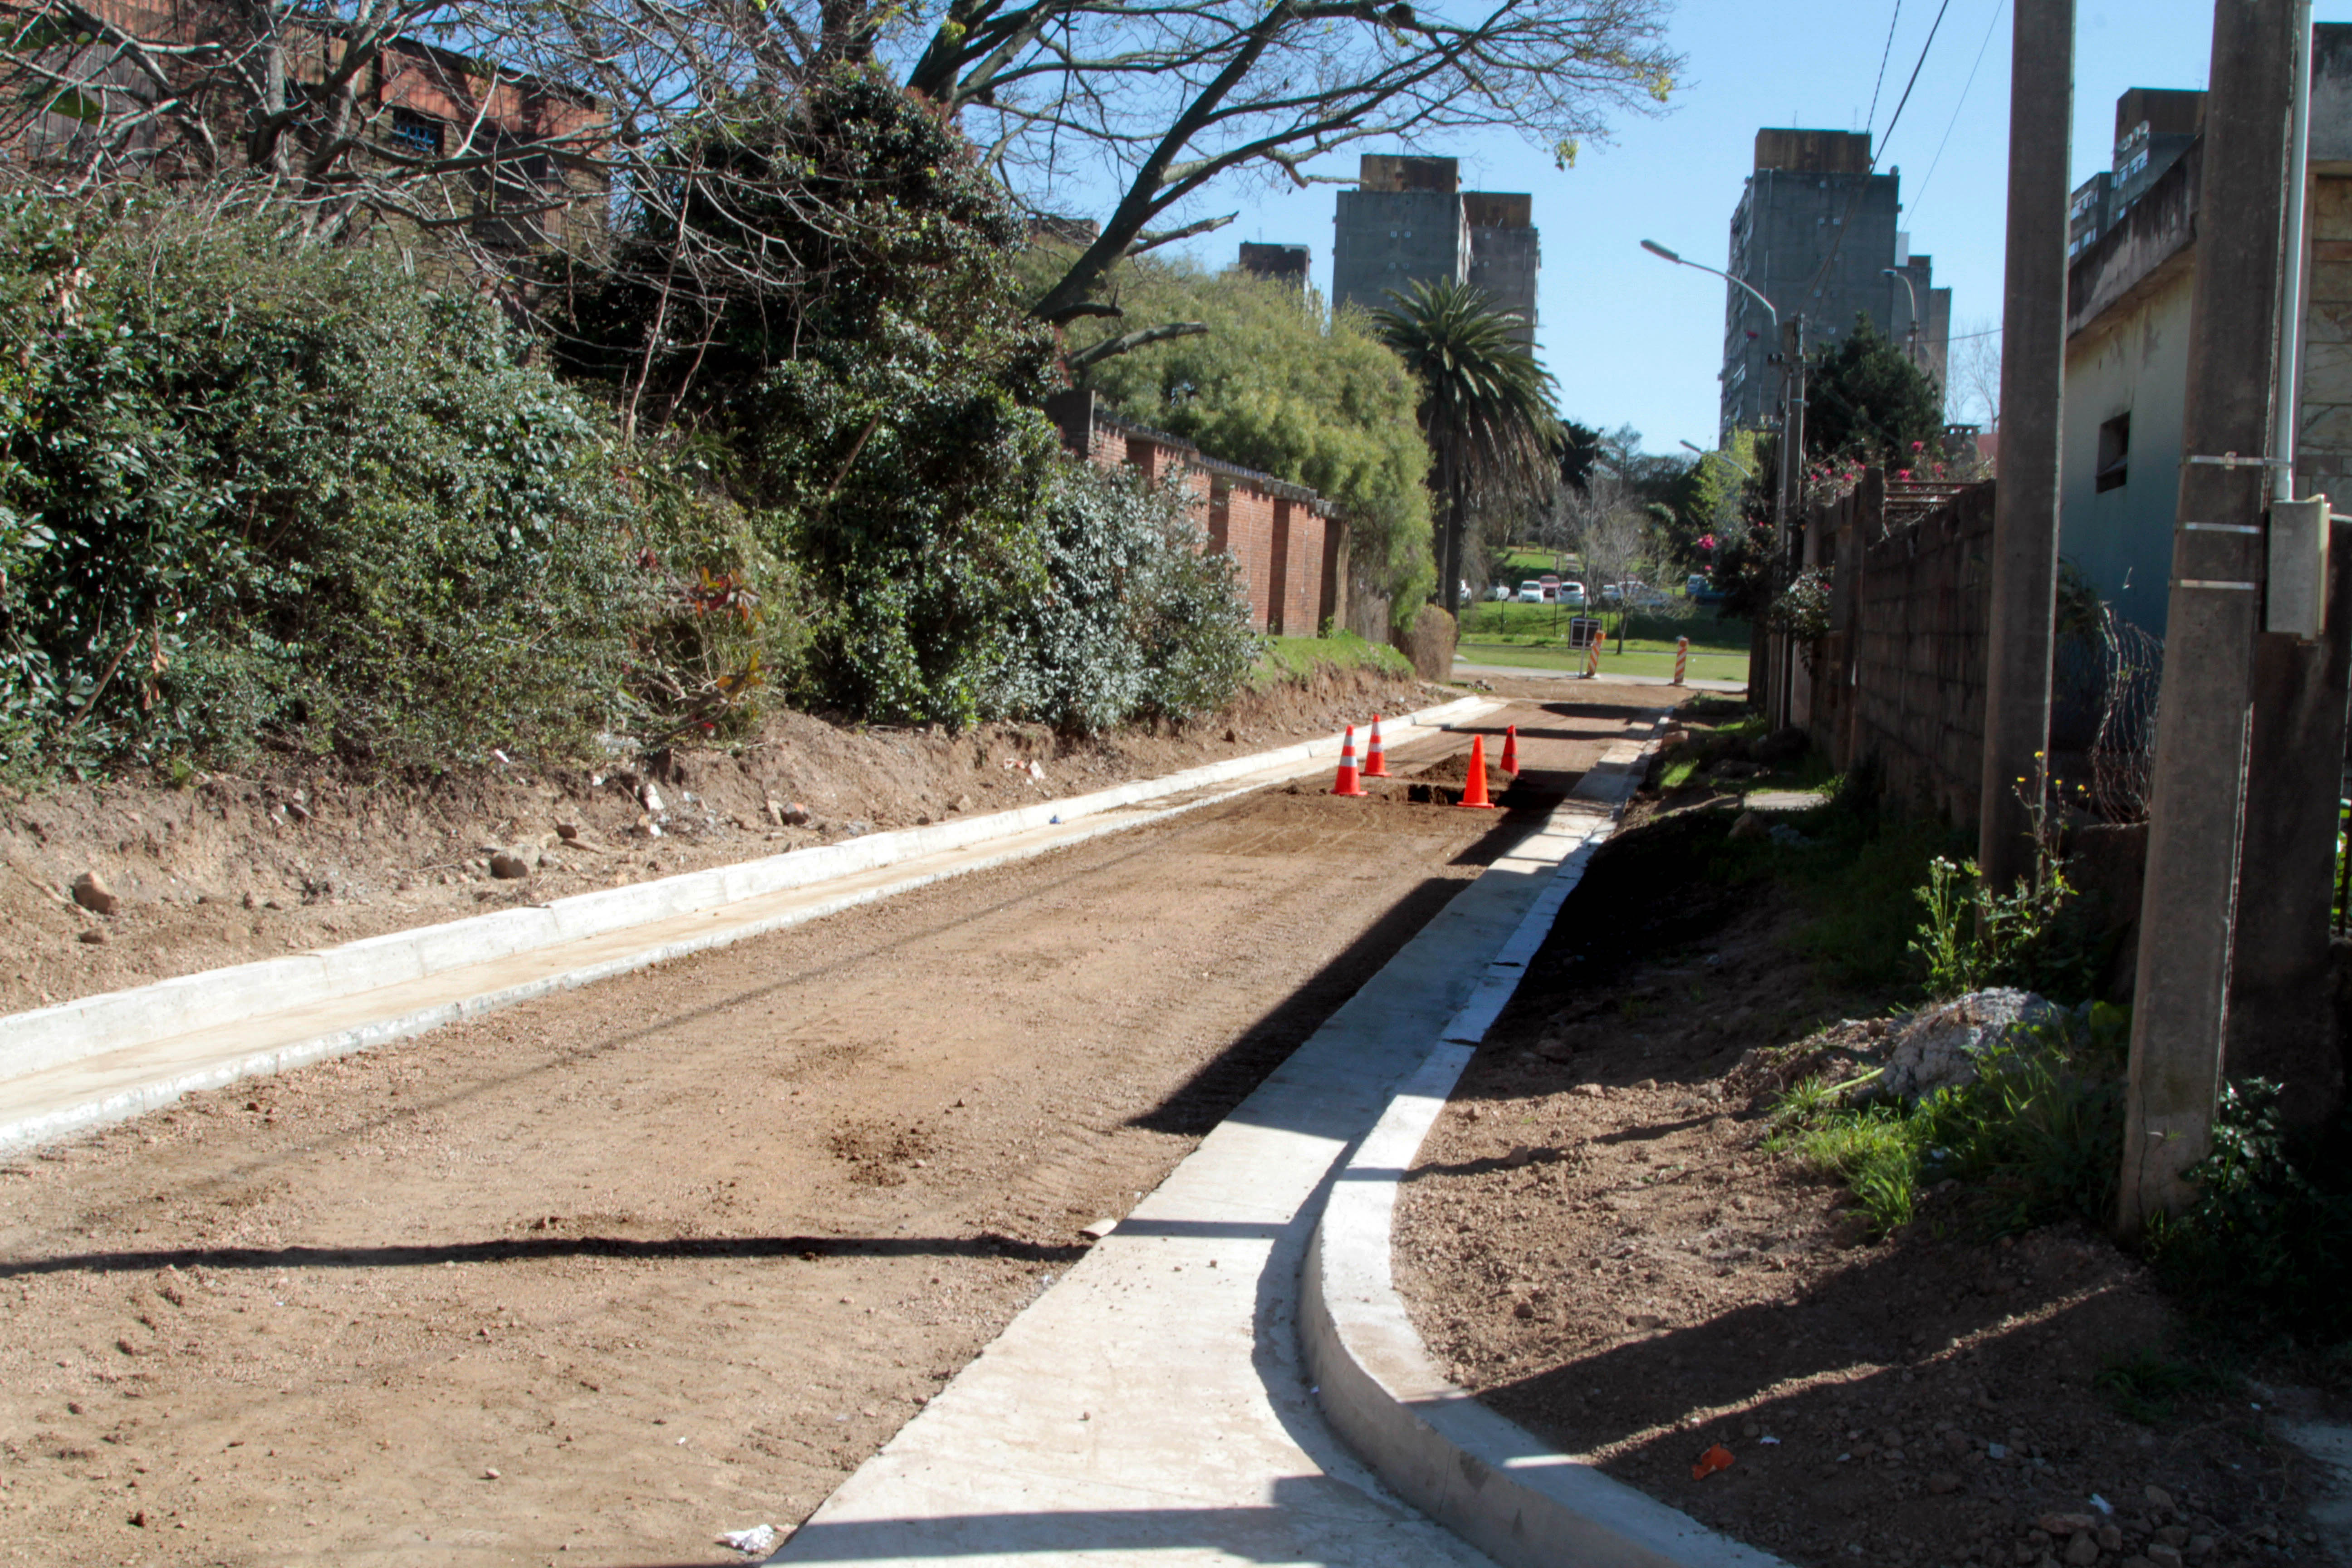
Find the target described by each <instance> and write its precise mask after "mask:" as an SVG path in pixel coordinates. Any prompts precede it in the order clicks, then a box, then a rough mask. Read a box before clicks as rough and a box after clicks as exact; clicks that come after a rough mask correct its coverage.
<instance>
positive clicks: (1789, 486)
mask: <svg viewBox="0 0 2352 1568" xmlns="http://www.w3.org/2000/svg"><path fill="white" fill-rule="evenodd" d="M1780 384H1781V386H1782V387H1783V388H1785V389H1786V390H1785V392H1784V394H1783V395H1782V398H1781V404H1782V407H1783V409H1784V412H1783V413H1782V414H1781V416H1780V541H1779V544H1780V548H1779V549H1778V550H1777V551H1776V552H1774V555H1773V563H1772V580H1771V589H1770V592H1769V594H1768V595H1767V596H1766V600H1765V604H1766V607H1767V609H1768V610H1769V607H1770V604H1771V601H1772V600H1773V599H1776V598H1778V597H1780V590H1781V589H1782V588H1785V587H1787V586H1788V585H1789V583H1790V579H1791V578H1792V577H1793V576H1794V575H1795V573H1796V567H1797V559H1798V557H1797V529H1798V528H1799V527H1800V526H1801V524H1802V522H1803V521H1804V512H1803V507H1804V495H1805V318H1804V313H1803V312H1802V311H1800V312H1798V313H1797V314H1795V315H1792V316H1790V318H1789V319H1788V320H1787V321H1783V322H1781V323H1780ZM1767 647H1768V648H1769V665H1770V675H1769V689H1770V693H1771V695H1770V699H1769V703H1768V704H1767V706H1766V707H1765V709H1764V713H1765V722H1766V726H1767V728H1769V729H1773V730H1779V729H1781V728H1783V727H1785V726H1786V725H1787V724H1788V722H1789V712H1790V696H1791V694H1790V686H1791V685H1792V684H1793V682H1792V681H1791V680H1790V673H1789V672H1790V665H1791V663H1792V662H1793V661H1794V658H1795V648H1796V644H1795V641H1794V639H1792V638H1791V637H1790V636H1789V634H1788V633H1786V632H1771V633H1769V634H1768V639H1767Z"/></svg>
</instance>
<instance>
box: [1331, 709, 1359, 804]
mask: <svg viewBox="0 0 2352 1568" xmlns="http://www.w3.org/2000/svg"><path fill="white" fill-rule="evenodd" d="M1356 781H1357V773H1356V727H1355V726H1354V725H1353V724H1350V725H1349V726H1348V738H1347V739H1346V740H1344V741H1342V742H1339V780H1338V782H1336V783H1335V784H1332V786H1331V793H1332V794H1333V795H1361V794H1363V793H1364V786H1363V785H1362V784H1359V783H1358V782H1356Z"/></svg>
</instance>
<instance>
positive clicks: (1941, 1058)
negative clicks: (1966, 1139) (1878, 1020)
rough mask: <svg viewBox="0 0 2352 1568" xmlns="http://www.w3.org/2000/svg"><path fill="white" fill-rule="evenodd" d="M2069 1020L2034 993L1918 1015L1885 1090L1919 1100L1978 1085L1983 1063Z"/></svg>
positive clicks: (1973, 999) (1964, 1002)
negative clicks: (2031, 1032) (1985, 1058)
mask: <svg viewBox="0 0 2352 1568" xmlns="http://www.w3.org/2000/svg"><path fill="white" fill-rule="evenodd" d="M2064 1016H2065V1014H2064V1012H2063V1010H2061V1009H2060V1008H2059V1007H2057V1006H2055V1005H2053V1004H2051V1003H2049V1002H2045V1001H2043V1000H2042V998H2041V997H2039V996H2036V995H2035V994H2033V993H2032V992H2031V991H2017V990H2011V989H2006V988H2002V989H1996V990H1991V991H1972V992H1970V993H1969V994H1967V995H1966V996H1963V997H1960V998H1959V999H1958V1001H1953V1002H1947V1003H1945V1004H1943V1005H1941V1006H1937V1007H1929V1008H1927V1009H1925V1010H1924V1011H1921V1012H1918V1013H1915V1014H1913V1015H1912V1016H1911V1021H1910V1022H1909V1023H1908V1024H1906V1025H1905V1026H1903V1031H1902V1033H1901V1034H1899V1035H1897V1036H1896V1037H1895V1049H1894V1050H1893V1052H1892V1053H1891V1054H1890V1055H1889V1056H1888V1057H1887V1059H1886V1070H1885V1074H1884V1075H1883V1077H1882V1078H1881V1079H1880V1080H1879V1081H1880V1088H1881V1089H1882V1091H1883V1092H1885V1093H1886V1094H1889V1095H1899V1096H1901V1097H1902V1098H1903V1099H1905V1100H1919V1099H1922V1098H1924V1097H1926V1096H1927V1095H1930V1094H1933V1093H1935V1092H1936V1091H1937V1089H1957V1088H1959V1087H1960V1086H1962V1085H1965V1084H1971V1083H1974V1082H1975V1081H1976V1079H1977V1067H1976V1064H1977V1059H1978V1058H1979V1057H1981V1056H1983V1055H1984V1054H1985V1053H1986V1052H1987V1051H1990V1050H1994V1049H1997V1048H1999V1047H2002V1046H2005V1045H2011V1044H2014V1043H2016V1042H2017V1041H2018V1040H2020V1039H2021V1038H2022V1037H2024V1033H2025V1031H2026V1030H2029V1029H2032V1028H2037V1027H2040V1026H2043V1025H2048V1024H2055V1023H2057V1022H2058V1021H2059V1020H2060V1019H2061V1018H2063V1017H2064Z"/></svg>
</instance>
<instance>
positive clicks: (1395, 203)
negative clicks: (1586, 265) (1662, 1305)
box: [1331, 153, 1543, 346]
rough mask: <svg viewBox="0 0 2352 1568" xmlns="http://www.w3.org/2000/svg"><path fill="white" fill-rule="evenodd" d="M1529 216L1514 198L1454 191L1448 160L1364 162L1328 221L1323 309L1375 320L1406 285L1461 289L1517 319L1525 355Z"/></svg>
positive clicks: (1531, 284) (1532, 260) (1455, 170)
mask: <svg viewBox="0 0 2352 1568" xmlns="http://www.w3.org/2000/svg"><path fill="white" fill-rule="evenodd" d="M1531 206H1532V198H1531V197H1528V196H1527V195H1504V194H1497V193H1494V192H1487V191H1465V190H1463V189H1462V176H1461V166H1460V164H1459V163H1457V162H1456V161H1455V160H1454V159H1452V158H1406V157H1399V156H1396V155H1394V154H1391V153H1366V154H1364V158H1363V162H1362V163H1361V165H1360V170H1359V174H1358V178H1357V186H1356V189H1354V190H1352V191H1341V192H1340V193H1339V210H1338V211H1337V212H1336V213H1335V214H1334V215H1333V217H1332V220H1331V221H1332V226H1333V229H1334V230H1335V234H1334V237H1333V241H1332V248H1331V297H1332V300H1333V302H1334V303H1335V304H1340V305H1359V306H1361V307H1362V308H1363V309H1365V310H1379V309H1381V307H1382V306H1384V305H1386V304H1388V303H1389V293H1390V291H1391V289H1394V290H1396V291H1398V292H1402V291H1403V290H1404V289H1405V287H1406V286H1407V285H1408V284H1411V283H1416V282H1435V281H1437V280H1439V279H1451V280H1452V281H1454V282H1456V283H1469V284H1472V285H1475V287H1477V288H1479V289H1484V290H1485V291H1486V296H1487V298H1488V299H1490V300H1493V301H1494V302H1495V305H1496V309H1498V310H1507V311H1509V312H1510V313H1512V314H1513V315H1516V316H1517V317H1518V318H1519V321H1520V322H1521V326H1520V329H1519V332H1518V337H1519V340H1520V342H1525V343H1528V344H1529V345H1530V346H1532V345H1533V344H1534V342H1535V336H1536V277H1537V274H1538V271H1539V270H1540V269H1541V268H1542V265H1543V255H1542V250H1541V247H1539V246H1538V242H1537V237H1536V228H1535V225H1534V223H1533V222H1532V221H1531V220H1530V216H1529V215H1530V208H1531Z"/></svg>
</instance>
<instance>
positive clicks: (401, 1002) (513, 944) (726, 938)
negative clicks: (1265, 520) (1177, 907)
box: [0, 698, 1502, 1149]
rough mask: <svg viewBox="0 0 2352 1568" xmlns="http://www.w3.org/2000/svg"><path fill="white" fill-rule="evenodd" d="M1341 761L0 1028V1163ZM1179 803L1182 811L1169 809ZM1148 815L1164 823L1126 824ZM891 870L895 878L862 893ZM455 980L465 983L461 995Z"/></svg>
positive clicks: (728, 877) (1171, 782)
mask: <svg viewBox="0 0 2352 1568" xmlns="http://www.w3.org/2000/svg"><path fill="white" fill-rule="evenodd" d="M1501 706H1502V704H1500V703H1496V702H1492V701H1488V700H1484V699H1480V698H1463V699H1460V700H1456V701H1454V702H1449V703H1445V704H1443V705H1441V706H1439V707H1436V708H1430V709H1424V710H1421V711H1419V712H1416V713H1412V714H1407V715H1404V716H1402V717H1401V718H1398V719H1394V720H1391V721H1388V727H1389V729H1390V731H1391V734H1392V736H1393V737H1394V739H1393V741H1392V742H1391V743H1393V744H1398V745H1402V744H1408V743H1410V742H1413V741H1416V740H1419V739H1423V737H1424V735H1425V734H1428V733H1436V732H1440V731H1444V730H1446V729H1449V728H1451V727H1453V726H1454V725H1456V724H1460V723H1465V722H1467V721H1473V720H1475V719H1476V718H1478V717H1480V716H1482V715H1484V714H1486V713H1488V712H1492V711H1494V710H1496V709H1498V708H1499V707H1501ZM1339 745H1340V737H1339V736H1338V735H1328V736H1320V737H1318V738H1317V739H1315V740H1312V741H1307V742H1301V743H1299V744H1297V745H1291V746H1285V747H1279V748H1277V749H1276V750H1274V751H1270V752H1255V753H1253V754H1251V755H1248V756H1241V757H1231V758H1227V759H1226V760H1224V761H1223V762H1220V763H1210V764H1208V765H1206V766H1203V767H1198V768H1192V769H1187V770H1185V771H1184V772H1182V773H1171V774H1169V775H1167V776H1166V777H1164V778H1158V779H1148V780H1139V781H1136V782H1134V783H1130V784H1121V785H1118V786H1117V787H1115V788H1112V789H1108V790H1101V791H1097V792H1096V793H1094V794H1091V795H1075V796H1072V797H1070V798H1068V799H1066V800H1057V801H1045V802H1041V803H1039V804H1037V805H1029V806H1023V807H1020V808H1018V809H1016V810H1013V811H1004V812H996V813H992V814H991V815H989V816H976V817H965V818H961V819H958V820H956V821H952V822H944V823H939V824H936V825H934V826H929V827H917V828H909V829H904V830H900V831H896V832H890V833H876V834H869V835H867V836H866V837H860V838H853V839H848V840H845V841H844V842H842V843H839V844H830V845H824V846H822V847H816V848H811V849H801V850H795V851H793V852H791V853H789V854H784V855H772V856H767V857H763V858H760V859H757V860H750V861H743V862H740V863H738V864H735V865H731V866H721V867H713V868H709V869H706V870H701V871H694V872H688V873H685V874H683V875H680V876H676V877H666V878H662V879H658V880H656V881H651V882H642V883H637V884H635V885H633V886H630V887H625V888H614V889H606V890H604V891H600V892H594V893H583V894H580V895H577V896H575V897H572V898H568V899H559V900H555V901H554V902H552V903H548V904H543V905H535V906H531V907H529V908H524V909H513V910H499V912H497V913H495V914H488V915H478V916H474V917H471V918H469V919H466V920H461V921H450V922H447V923H446V924H441V925H432V926H423V927H418V928H415V929H413V930H410V931H394V932H389V933H386V934H385V935H383V936H377V937H369V938H365V939H363V940H362V941H359V942H347V943H345V944H343V945H341V946H340V947H334V948H325V949H320V950H317V951H314V952H307V953H301V954H298V955H295V956H291V957H287V958H278V959H268V960H264V961H262V962H260V963H247V964H239V965H236V966H235V967H232V968H227V969H216V970H210V971H205V972H203V973H195V974H187V975H180V976H176V977H174V978H173V979H170V980H163V981H158V982H156V983H155V984H152V985H142V986H138V987H134V988H132V989H129V990H124V991H113V992H105V993H101V994H97V995H92V996H84V997H78V998H76V999H74V1000H73V1001H70V1002H64V1003H59V1004H58V1005H55V1006H51V1007H43V1008H40V1009H37V1010H36V1011H33V1012H28V1013H18V1014H14V1015H11V1016H5V1017H0V1149H8V1148H15V1147H21V1146H23V1145H26V1144H29V1143H36V1142H43V1141H46V1140H49V1139H53V1138H56V1137H58V1136H61V1135H63V1134H65V1133H68V1132H71V1131H77V1130H79V1129H81V1128H86V1127H90V1126H96V1125H99V1124H101V1123H104V1122H109V1121H122V1120H125V1119H127V1118H129V1117H132V1116H137V1115H141V1114H143V1113H144V1112H146V1111H149V1110H155V1109H157V1108H159V1107H161V1106H163V1105H167V1104H169V1103H170V1102H171V1101H173V1100H176V1099H178V1098H179V1097H180V1096H181V1095H183V1094H186V1093H188V1092H190V1091H192V1090H194V1089H212V1088H217V1087H219V1086H220V1085H223V1084H226V1083H231V1082H235V1081H236V1080H237V1079H243V1078H248V1077H254V1076H257V1075H262V1074H267V1073H272V1072H282V1071H285V1070H287V1069H288V1068H294V1067H299V1066H301V1065H304V1064H306V1063H309V1062H313V1061H318V1060H320V1059H322V1058H327V1057H331V1056H340V1055H344V1054H347V1053H349V1052H352V1051H357V1050H364V1049H367V1048H369V1047H373V1046H379V1045H383V1044H385V1043H387V1042H389V1041H392V1040H395V1039H400V1038H404V1037H408V1036H411V1035H416V1034H421V1033H423V1032H425V1031H426V1030H428V1029H434V1028H437V1027H439V1026H442V1025H444V1024H448V1023H452V1022H455V1021H457V1020H458V1019H461V1018H466V1017H471V1016H477V1015H478V1014H482V1013H487V1012H490V1011H493V1010H495V1009H497V1008H499V1007H504V1006H509V1005H513V1004H515V1003H518V1002H522V1001H527V1000H530V998H532V997H536V996H541V995H546V994H550V993H551V992H555V991H560V990H567V989H570V988H572V987H573V986H578V985H585V984H592V983H593V982H595V981H598V980H603V979H607V978H610V977H612V976H614V975H617V974H623V973H627V972H629V971H631V970H634V969H642V968H646V967H648V966H650V965H652V964H656V963H665V962H667V961H669V960H672V959H676V958H680V957H684V956H686V955H688V954H689V953H693V952H702V951H705V950H707V949H710V948H715V947H722V946H726V945H729V944H730V943H732V942H741V941H744V940H747V939H749V938H751V937H755V936H760V935H762V934H765V933H767V932H769V931H776V930H780V929H782V928H783V927H786V926H791V925H796V924H800V923H802V922H803V921H811V920H815V919H818V918H820V917H822V916H824V915H827V914H832V913H835V912H838V911H839V910H845V909H849V908H852V907H855V906H856V905H858V904H862V903H868V902H872V901H874V900H878V899H883V898H887V897H889V896H891V895H893V894H896V893H900V892H905V891H908V890H909V889H914V888H919V887H922V886H924V885H926V884H927V883H930V882H935V881H939V880H941V879H945V878H948V877H953V876H961V875H965V874H967V873H970V872H972V871H979V870H985V869H988V868H992V867H995V866H1001V865H1005V864H1008V863H1010V862H1012V861H1015V860H1020V859H1024V858H1029V857H1032V856H1034V855H1040V854H1044V853H1045V852H1047V851H1049V850H1053V849H1057V848H1063V847H1068V846H1070V845H1074V844H1078V843H1083V842H1085V841H1087V839H1090V838H1095V837H1102V836H1104V835H1106V834H1110V833H1118V832H1124V831H1126V830H1128V829H1130V828H1134V827H1140V826H1145V825H1147V824H1149V823H1152V822H1158V821H1161V820H1163V819H1165V818H1167V817H1169V816H1175V815H1177V814H1179V813H1181V812H1186V811H1194V810H1198V809H1200V808H1202V807H1203V806H1207V805H1215V804H1217V803H1218V802H1221V801H1224V800H1229V799H1231V798H1233V797H1234V796H1235V795H1243V794H1246V793H1248V792H1249V791H1251V790H1255V789H1262V788H1265V787H1266V786H1268V785H1269V784H1280V783H1283V782H1285V781H1286V780H1287V779H1289V778H1293V777H1296V776H1297V775H1298V774H1300V773H1306V772H1309V771H1312V770H1313V769H1314V768H1315V767H1318V766H1320V765H1321V763H1322V761H1323V759H1325V758H1328V757H1331V756H1336V755H1337V754H1338V752H1339ZM1186 795H1192V796H1194V798H1191V799H1178V798H1177V797H1181V796H1186ZM1153 801H1170V802H1172V804H1171V805H1167V806H1165V807H1164V808H1162V809H1160V810H1157V811H1136V810H1134V809H1132V808H1134V807H1136V806H1138V805H1145V804H1147V803H1150V802H1153ZM1089 818H1101V819H1102V820H1099V821H1088V820H1087V819H1089ZM991 845H996V846H1000V847H999V849H998V852H996V853H992V854H991V853H973V851H975V850H984V849H985V847H988V846H991ZM924 862H929V864H928V865H926V864H924ZM900 866H904V867H906V868H907V871H906V873H905V874H903V875H900V876H897V877H883V876H878V875H877V873H880V872H884V871H887V869H888V868H893V867H900ZM835 883H838V884H843V885H844V886H843V887H842V890H841V891H840V892H839V893H838V894H837V895H836V896H835V897H831V898H812V897H811V896H810V893H811V890H812V889H815V890H821V889H823V888H824V887H825V886H826V885H828V884H835ZM564 949H572V950H574V951H572V952H570V953H569V954H566V953H564V952H562V951H560V950H564ZM534 959H536V960H537V961H538V962H534ZM468 970H477V971H480V972H481V973H479V974H477V975H473V976H468V975H467V973H465V972H466V971H468ZM519 970H520V971H526V972H529V973H520V974H519V973H517V972H518V971H519ZM500 971H503V972H504V973H499V972H500ZM273 1034H274V1035H276V1036H278V1039H277V1040H275V1041H274V1042H273V1043H270V1044H268V1045H267V1046H261V1045H258V1044H257V1040H256V1037H268V1036H270V1035H273ZM142 1051H144V1052H148V1053H151V1054H152V1057H153V1058H154V1059H153V1060H152V1064H151V1066H152V1070H132V1071H130V1072H129V1073H128V1075H127V1080H126V1081H121V1082H117V1083H113V1084H106V1083H104V1082H102V1081H95V1080H101V1079H105V1078H107V1077H108V1076H112V1077H114V1078H117V1079H124V1078H125V1077H126V1075H125V1074H124V1073H116V1074H113V1075H107V1074H103V1073H99V1074H94V1075H92V1076H93V1079H94V1081H93V1082H92V1083H91V1085H90V1086H89V1091H88V1092H76V1093H72V1094H69V1095H68V1096H67V1097H66V1098H65V1101H64V1102H62V1103H60V1102H58V1096H57V1095H56V1094H55V1093H51V1094H50V1095H48V1096H47V1103H44V1104H42V1105H39V1106H37V1107H36V1108H32V1109H26V1108H25V1107H24V1106H22V1104H21V1103H20V1105H19V1106H18V1107H16V1108H15V1109H14V1113H13V1114H12V1110H11V1108H8V1107H7V1106H6V1104H5V1094H6V1092H7V1090H8V1089H10V1088H11V1087H12V1086H14V1087H16V1088H19V1089H22V1088H23V1087H25V1085H24V1080H26V1079H30V1078H32V1077H33V1075H36V1074H42V1073H51V1072H56V1071H58V1070H59V1069H65V1068H72V1067H73V1066H74V1065H75V1064H78V1063H89V1062H92V1059H93V1058H100V1057H114V1056H116V1055H118V1054H122V1055H126V1056H128V1055H129V1054H130V1053H137V1052H142ZM20 1100H21V1097H20Z"/></svg>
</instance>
